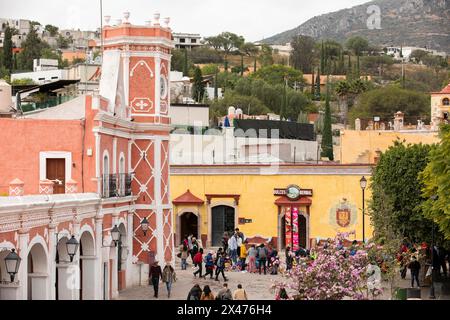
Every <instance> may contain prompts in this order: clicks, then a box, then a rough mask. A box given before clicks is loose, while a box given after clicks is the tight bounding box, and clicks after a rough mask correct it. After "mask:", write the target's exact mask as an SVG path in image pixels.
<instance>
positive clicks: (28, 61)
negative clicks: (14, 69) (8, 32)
mask: <svg viewBox="0 0 450 320" xmlns="http://www.w3.org/2000/svg"><path fill="white" fill-rule="evenodd" d="M49 47H50V46H49V45H48V43H47V42H45V41H42V40H41V39H40V38H39V36H38V34H37V32H36V30H35V29H34V28H31V29H30V32H29V33H28V35H27V38H26V39H25V41H24V42H23V43H22V49H23V50H22V52H20V53H19V54H18V57H17V65H18V68H19V69H20V70H30V71H31V70H33V60H34V59H39V58H40V57H41V52H42V50H44V49H47V48H49Z"/></svg>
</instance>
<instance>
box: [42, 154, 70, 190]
mask: <svg viewBox="0 0 450 320" xmlns="http://www.w3.org/2000/svg"><path fill="white" fill-rule="evenodd" d="M46 178H47V179H48V180H52V181H54V182H55V183H54V184H53V193H54V194H61V193H65V192H66V190H65V189H66V160H65V159H47V177H46ZM55 180H59V181H61V183H58V182H57V181H55Z"/></svg>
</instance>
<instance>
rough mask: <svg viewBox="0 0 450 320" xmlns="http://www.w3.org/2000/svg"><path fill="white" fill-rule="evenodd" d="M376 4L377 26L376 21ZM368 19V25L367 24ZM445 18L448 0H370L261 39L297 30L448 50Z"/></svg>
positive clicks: (449, 15) (284, 37)
mask: <svg viewBox="0 0 450 320" xmlns="http://www.w3.org/2000/svg"><path fill="white" fill-rule="evenodd" d="M377 8H379V13H380V17H381V19H380V24H379V26H380V28H381V29H378V28H377V27H378V26H377V24H376V14H377V10H378V9H377ZM368 21H369V25H371V26H372V29H369V28H368ZM449 21H450V0H374V1H370V2H367V3H365V4H362V5H357V6H354V7H351V8H346V9H342V10H339V11H335V12H330V13H326V14H322V15H319V16H315V17H313V18H311V19H309V20H308V21H306V22H305V23H303V24H301V25H299V26H298V27H296V28H293V29H291V30H287V31H284V32H281V33H279V34H276V35H274V36H272V37H269V38H266V39H264V40H262V41H261V42H262V43H269V44H286V43H288V42H290V41H291V40H292V37H293V36H295V35H299V34H301V35H307V36H311V37H313V38H315V39H317V40H318V39H330V40H336V41H338V42H341V43H342V42H344V41H345V40H346V39H348V38H349V37H351V36H355V35H359V36H362V37H365V38H367V39H368V40H369V42H370V43H371V44H373V45H377V46H390V45H395V46H401V45H403V46H416V47H429V48H431V49H435V50H439V51H445V52H447V53H450V23H449ZM373 26H375V27H376V28H373Z"/></svg>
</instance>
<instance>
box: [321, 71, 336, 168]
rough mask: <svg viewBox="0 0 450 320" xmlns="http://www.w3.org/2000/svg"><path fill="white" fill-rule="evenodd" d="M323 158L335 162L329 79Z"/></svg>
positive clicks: (324, 123)
mask: <svg viewBox="0 0 450 320" xmlns="http://www.w3.org/2000/svg"><path fill="white" fill-rule="evenodd" d="M322 157H326V158H328V159H330V160H331V161H333V160H334V155H333V132H332V129H331V107H330V86H329V81H328V79H327V96H326V100H325V118H324V121H323V133H322Z"/></svg>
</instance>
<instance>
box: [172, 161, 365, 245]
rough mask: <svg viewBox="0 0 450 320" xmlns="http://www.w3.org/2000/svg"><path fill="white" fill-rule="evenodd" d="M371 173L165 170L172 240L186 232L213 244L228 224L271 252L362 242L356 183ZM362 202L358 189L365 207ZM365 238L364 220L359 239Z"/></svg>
mask: <svg viewBox="0 0 450 320" xmlns="http://www.w3.org/2000/svg"><path fill="white" fill-rule="evenodd" d="M371 172H372V168H371V167H370V166H367V165H281V166H265V165H216V166H171V176H170V179H171V180H170V192H171V197H172V199H173V211H174V233H175V234H176V237H175V239H176V243H177V244H178V243H180V241H181V239H182V238H183V237H184V236H185V235H187V234H190V233H192V234H193V235H194V236H197V238H199V239H201V240H202V242H203V245H204V246H206V247H216V246H220V242H221V239H222V236H223V232H224V231H231V230H234V228H235V227H238V228H239V229H240V230H241V231H242V232H243V233H244V234H245V236H246V237H247V238H248V239H249V242H254V243H259V242H263V241H264V242H266V243H272V244H273V245H275V246H277V247H278V248H284V247H285V246H286V245H294V247H295V246H296V245H299V246H302V247H303V246H304V247H307V248H309V247H311V246H313V245H314V243H316V241H318V240H319V241H320V240H324V239H327V238H333V237H335V236H336V234H337V233H338V232H351V231H355V232H356V233H355V236H354V238H353V239H356V240H362V233H363V221H362V220H363V219H362V203H363V200H362V189H361V186H360V179H361V178H362V176H365V177H367V178H368V179H369V180H370V175H371ZM289 186H291V189H290V190H287V188H288V187H289ZM369 198H370V190H369V189H368V188H366V191H365V199H366V208H367V199H369ZM371 234H372V227H371V225H370V221H369V217H368V216H365V238H366V239H369V238H370V237H371ZM353 239H350V240H353Z"/></svg>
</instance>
